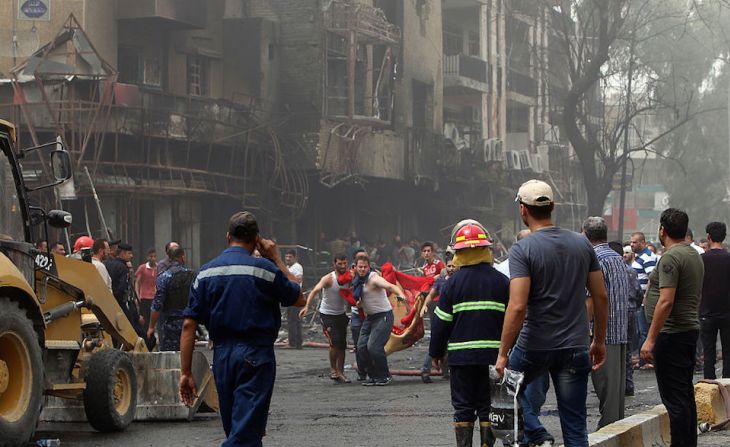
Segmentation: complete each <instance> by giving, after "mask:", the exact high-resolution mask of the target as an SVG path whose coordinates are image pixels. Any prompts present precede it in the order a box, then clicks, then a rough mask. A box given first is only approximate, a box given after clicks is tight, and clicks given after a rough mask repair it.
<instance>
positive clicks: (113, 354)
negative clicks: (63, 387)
mask: <svg viewBox="0 0 730 447" xmlns="http://www.w3.org/2000/svg"><path fill="white" fill-rule="evenodd" d="M136 407H137V376H136V375H135V374H134V367H133V366H132V360H131V359H130V358H129V355H127V354H125V353H124V352H122V351H117V350H116V349H111V348H110V349H103V350H101V351H99V352H97V353H95V354H94V355H93V356H91V359H90V360H89V366H88V368H87V370H86V389H85V390H84V411H85V412H86V419H88V421H89V424H91V426H92V427H94V428H95V429H96V430H98V431H101V432H110V431H122V430H124V429H125V428H127V426H128V425H129V424H130V423H131V422H132V420H134V412H135V409H136Z"/></svg>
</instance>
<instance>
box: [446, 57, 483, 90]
mask: <svg viewBox="0 0 730 447" xmlns="http://www.w3.org/2000/svg"><path fill="white" fill-rule="evenodd" d="M444 89H446V90H447V92H448V91H452V92H454V93H470V92H487V91H489V85H488V79H487V61H485V60H483V59H480V58H478V57H474V56H467V55H465V54H456V55H453V56H444Z"/></svg>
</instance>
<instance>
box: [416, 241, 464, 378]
mask: <svg viewBox="0 0 730 447" xmlns="http://www.w3.org/2000/svg"><path fill="white" fill-rule="evenodd" d="M444 271H445V272H446V274H445V275H441V276H439V277H438V278H436V280H435V281H434V282H433V287H431V290H429V292H428V295H426V299H424V300H423V306H421V318H423V317H424V316H425V315H426V313H428V316H429V321H430V322H431V327H432V328H433V319H434V313H433V312H434V310H435V309H436V306H438V303H439V299H440V296H441V294H442V293H443V292H444V288H446V284H447V281H448V280H449V278H450V277H451V275H453V274H454V272H455V271H456V266H455V265H454V255H453V254H452V253H446V268H445V269H444ZM431 363H432V359H431V356H430V355H429V354H428V352H427V353H426V358H425V359H423V366H422V367H421V382H423V383H433V380H431ZM444 372H446V368H444Z"/></svg>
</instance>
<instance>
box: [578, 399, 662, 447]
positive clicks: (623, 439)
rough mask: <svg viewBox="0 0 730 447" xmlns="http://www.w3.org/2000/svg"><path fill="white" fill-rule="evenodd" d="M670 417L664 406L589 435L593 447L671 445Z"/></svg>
mask: <svg viewBox="0 0 730 447" xmlns="http://www.w3.org/2000/svg"><path fill="white" fill-rule="evenodd" d="M669 442H670V436H669V415H668V414H667V410H666V408H664V405H657V406H656V407H654V408H652V409H651V410H648V411H644V412H642V413H639V414H635V415H633V416H629V417H627V418H625V419H622V420H620V421H617V422H614V423H613V424H609V425H607V426H605V427H603V428H602V429H600V430H598V431H597V432H595V433H591V434H589V435H588V445H590V446H592V447H643V446H652V445H665V444H666V445H669Z"/></svg>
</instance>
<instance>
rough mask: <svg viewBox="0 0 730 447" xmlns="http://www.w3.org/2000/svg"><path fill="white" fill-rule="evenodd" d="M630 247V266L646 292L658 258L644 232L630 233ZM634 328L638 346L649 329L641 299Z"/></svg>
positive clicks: (644, 339)
mask: <svg viewBox="0 0 730 447" xmlns="http://www.w3.org/2000/svg"><path fill="white" fill-rule="evenodd" d="M631 249H632V250H633V251H634V255H635V256H634V263H633V264H631V267H632V268H633V269H634V270H636V274H637V275H638V277H639V284H640V285H641V290H642V291H643V292H644V294H646V290H647V289H648V287H649V275H651V272H653V271H654V268H655V267H656V263H657V261H658V260H659V258H658V257H657V255H656V254H655V253H654V252H653V251H651V250H650V249H649V247H648V246H647V244H646V236H644V233H642V232H640V231H637V232H636V233H634V234H632V235H631ZM636 329H637V331H638V333H639V346H642V345H643V344H644V341H646V334H647V331H648V330H649V324H648V323H647V321H646V313H645V312H644V302H643V300H642V302H641V306H640V307H639V309H638V310H637V311H636ZM639 364H640V365H642V366H643V360H640V362H639ZM649 366H651V365H649Z"/></svg>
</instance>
